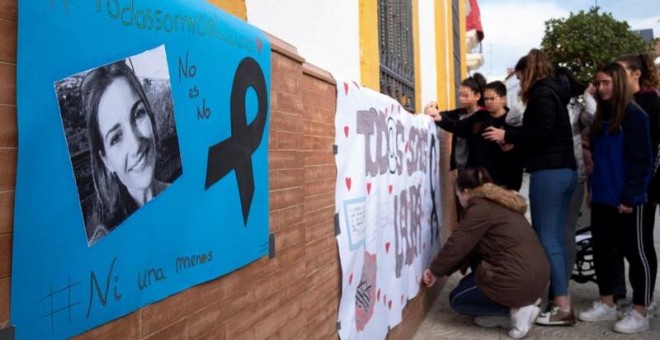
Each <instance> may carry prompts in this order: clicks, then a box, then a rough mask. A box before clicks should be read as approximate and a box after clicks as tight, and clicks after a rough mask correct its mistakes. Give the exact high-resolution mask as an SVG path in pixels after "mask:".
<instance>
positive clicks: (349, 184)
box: [345, 177, 351, 191]
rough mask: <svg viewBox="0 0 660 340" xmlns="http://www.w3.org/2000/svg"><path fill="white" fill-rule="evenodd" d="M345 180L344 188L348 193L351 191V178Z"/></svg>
mask: <svg viewBox="0 0 660 340" xmlns="http://www.w3.org/2000/svg"><path fill="white" fill-rule="evenodd" d="M345 180H346V188H347V189H348V191H351V178H350V177H346V179H345Z"/></svg>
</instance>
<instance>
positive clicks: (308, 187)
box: [303, 178, 343, 197]
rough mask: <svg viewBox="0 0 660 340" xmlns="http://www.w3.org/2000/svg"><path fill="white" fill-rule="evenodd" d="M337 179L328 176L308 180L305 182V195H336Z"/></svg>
mask: <svg viewBox="0 0 660 340" xmlns="http://www.w3.org/2000/svg"><path fill="white" fill-rule="evenodd" d="M335 181H336V179H335V178H327V179H318V180H315V181H310V182H307V183H305V187H304V191H303V193H304V195H305V197H309V196H314V195H319V194H326V195H334V193H335V187H336V182H335ZM342 185H343V184H342Z"/></svg>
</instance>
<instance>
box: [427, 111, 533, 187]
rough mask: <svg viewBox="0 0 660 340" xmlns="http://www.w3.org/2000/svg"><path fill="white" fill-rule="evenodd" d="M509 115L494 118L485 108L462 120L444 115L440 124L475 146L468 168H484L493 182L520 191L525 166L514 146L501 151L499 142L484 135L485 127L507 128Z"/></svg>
mask: <svg viewBox="0 0 660 340" xmlns="http://www.w3.org/2000/svg"><path fill="white" fill-rule="evenodd" d="M506 117H507V114H504V115H503V116H501V117H497V118H495V117H492V116H491V115H490V113H489V112H488V111H486V110H479V111H477V112H475V113H474V114H473V115H471V116H470V117H468V118H465V119H462V120H459V119H452V117H450V116H448V115H445V114H443V115H442V120H441V121H440V122H438V123H437V124H438V125H439V126H440V127H441V128H443V129H445V130H447V131H449V132H452V133H454V135H456V136H459V137H462V138H465V139H466V140H467V141H468V145H469V146H470V147H471V148H472V149H470V153H469V155H468V162H467V165H468V168H475V167H483V168H485V169H486V170H488V173H489V174H490V177H491V178H492V179H493V182H495V184H497V185H501V186H504V187H506V188H507V189H511V190H516V191H517V190H520V186H521V184H522V165H521V163H520V160H519V156H518V152H517V150H516V149H515V147H514V149H513V150H510V151H506V152H505V151H502V148H501V147H500V145H499V144H498V143H497V142H493V141H489V140H487V139H485V138H483V137H482V134H483V133H484V132H485V130H486V128H488V127H490V126H492V127H496V128H505V127H507V126H508V125H507V124H506Z"/></svg>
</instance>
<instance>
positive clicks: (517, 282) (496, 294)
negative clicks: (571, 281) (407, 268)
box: [430, 183, 550, 308]
mask: <svg viewBox="0 0 660 340" xmlns="http://www.w3.org/2000/svg"><path fill="white" fill-rule="evenodd" d="M525 210H527V204H526V203H525V200H524V198H523V197H522V196H520V195H519V194H518V193H516V192H515V191H510V190H506V189H503V188H501V187H498V186H497V185H494V184H490V183H488V184H485V185H483V186H482V187H479V188H477V189H475V190H473V198H472V199H471V200H470V201H469V202H468V205H467V207H466V208H465V213H464V215H463V219H462V220H461V222H460V223H459V225H458V227H457V228H456V229H455V230H454V232H453V233H452V235H451V236H450V237H449V239H448V240H447V242H446V243H445V244H444V246H443V247H442V249H441V250H440V253H439V254H438V256H437V257H436V259H435V260H434V261H433V263H432V264H431V267H430V270H431V272H432V273H433V274H434V275H436V276H445V275H450V274H451V273H453V272H455V271H456V270H458V269H460V268H461V267H462V266H463V264H464V263H465V262H466V261H467V260H468V259H469V258H470V257H477V258H481V262H480V263H479V265H478V266H477V268H476V272H475V282H476V284H477V286H478V287H479V288H480V289H481V290H482V291H483V292H484V293H485V294H486V295H487V296H488V297H489V298H490V299H492V300H493V301H495V302H498V303H500V304H502V305H505V306H509V307H513V308H518V307H521V306H526V305H529V304H531V303H533V302H534V301H535V300H536V299H537V298H539V297H541V295H542V294H543V291H544V290H545V288H546V286H547V284H548V280H549V279H550V265H549V263H548V258H547V256H546V254H545V252H544V250H543V248H542V247H541V244H540V242H539V240H538V238H537V237H536V233H534V230H533V229H532V227H531V226H530V225H529V222H527V219H525V216H524V212H525Z"/></svg>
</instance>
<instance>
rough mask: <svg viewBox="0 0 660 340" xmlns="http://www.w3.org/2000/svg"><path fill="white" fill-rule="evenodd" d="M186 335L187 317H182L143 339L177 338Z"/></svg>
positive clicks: (176, 339)
mask: <svg viewBox="0 0 660 340" xmlns="http://www.w3.org/2000/svg"><path fill="white" fill-rule="evenodd" d="M187 336H188V319H183V320H181V321H179V322H177V323H174V324H172V325H170V326H167V327H166V328H163V329H160V330H158V331H157V332H155V333H153V334H151V335H149V336H147V337H146V338H144V339H145V340H169V339H172V340H178V339H185V338H186V337H187Z"/></svg>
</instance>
